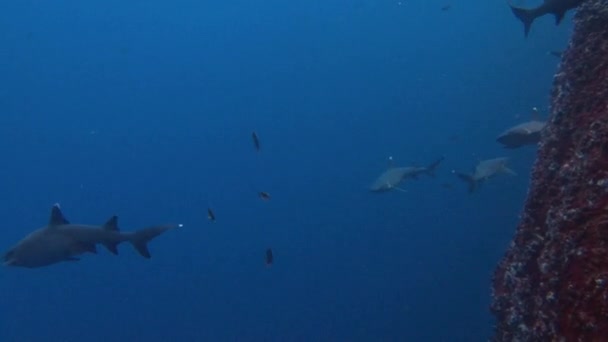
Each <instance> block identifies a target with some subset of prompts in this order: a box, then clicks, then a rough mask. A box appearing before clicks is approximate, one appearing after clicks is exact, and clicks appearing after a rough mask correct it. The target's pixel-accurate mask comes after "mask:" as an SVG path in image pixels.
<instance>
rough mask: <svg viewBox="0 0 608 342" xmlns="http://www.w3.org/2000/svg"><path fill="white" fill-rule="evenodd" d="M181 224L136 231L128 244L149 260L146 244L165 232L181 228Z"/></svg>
mask: <svg viewBox="0 0 608 342" xmlns="http://www.w3.org/2000/svg"><path fill="white" fill-rule="evenodd" d="M181 226H182V225H181V224H177V225H176V224H169V225H161V226H153V227H148V228H144V229H142V230H138V231H136V232H134V233H133V234H132V235H131V239H130V240H129V242H131V244H132V245H133V247H134V248H135V250H137V252H138V253H139V254H140V255H141V256H143V257H144V258H146V259H150V257H151V255H150V251H149V250H148V242H150V241H151V240H152V239H154V238H155V237H157V236H159V235H161V234H162V233H164V232H166V231H167V230H170V229H174V228H178V227H181Z"/></svg>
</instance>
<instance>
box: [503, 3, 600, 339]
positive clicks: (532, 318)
mask: <svg viewBox="0 0 608 342" xmlns="http://www.w3.org/2000/svg"><path fill="white" fill-rule="evenodd" d="M574 20H575V28H574V32H573V35H572V37H571V40H570V44H569V47H568V49H567V50H566V51H565V53H564V55H563V59H562V62H561V64H560V67H559V72H558V73H557V74H556V76H555V79H554V84H553V92H552V104H551V119H550V121H549V124H548V125H547V128H546V129H545V131H544V132H543V139H542V141H541V144H540V146H539V151H538V158H537V160H536V163H535V165H534V169H533V172H532V181H531V186H530V190H529V193H528V197H527V200H526V204H525V207H524V210H523V213H522V218H521V222H520V224H519V226H518V228H517V232H516V234H515V236H514V238H513V241H512V243H511V245H510V247H509V250H508V251H507V253H506V255H505V257H504V259H503V260H502V261H501V263H500V264H499V266H498V268H497V269H496V272H495V274H494V279H493V303H492V311H493V313H494V314H495V316H496V318H497V322H496V331H495V335H494V340H495V341H608V0H588V1H587V2H585V3H584V4H583V5H581V6H580V7H579V9H578V10H577V13H576V15H575V18H574Z"/></svg>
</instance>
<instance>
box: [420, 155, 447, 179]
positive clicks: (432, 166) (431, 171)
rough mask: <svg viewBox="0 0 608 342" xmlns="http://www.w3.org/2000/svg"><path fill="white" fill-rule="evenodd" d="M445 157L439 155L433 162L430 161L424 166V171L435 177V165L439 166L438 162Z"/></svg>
mask: <svg viewBox="0 0 608 342" xmlns="http://www.w3.org/2000/svg"><path fill="white" fill-rule="evenodd" d="M444 159H445V157H444V156H441V157H440V158H439V159H437V160H435V161H434V162H432V163H430V164H429V165H428V166H427V167H426V171H425V173H426V174H427V175H429V176H431V177H435V170H437V167H438V166H439V164H441V162H442V161H443V160H444Z"/></svg>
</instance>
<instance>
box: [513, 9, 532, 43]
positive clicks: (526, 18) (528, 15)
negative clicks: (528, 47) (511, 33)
mask: <svg viewBox="0 0 608 342" xmlns="http://www.w3.org/2000/svg"><path fill="white" fill-rule="evenodd" d="M509 6H510V7H511V11H513V14H515V16H516V17H517V19H519V20H521V22H522V23H524V35H525V36H526V37H527V36H528V33H530V27H531V26H532V22H533V21H534V19H536V13H534V11H533V10H529V9H525V8H519V7H515V6H513V5H511V4H509Z"/></svg>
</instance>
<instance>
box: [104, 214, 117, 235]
mask: <svg viewBox="0 0 608 342" xmlns="http://www.w3.org/2000/svg"><path fill="white" fill-rule="evenodd" d="M103 229H104V230H110V231H113V232H117V231H119V229H118V216H116V215H114V216H112V217H110V219H109V220H108V221H107V222H106V223H104V225H103Z"/></svg>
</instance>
